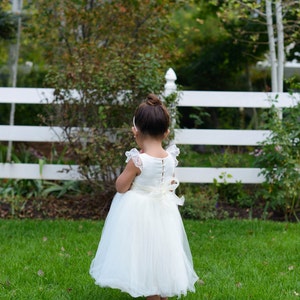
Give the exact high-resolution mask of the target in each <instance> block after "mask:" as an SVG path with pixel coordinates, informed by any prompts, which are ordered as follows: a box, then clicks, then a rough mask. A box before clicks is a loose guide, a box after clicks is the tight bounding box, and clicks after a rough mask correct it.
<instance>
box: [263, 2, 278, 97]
mask: <svg viewBox="0 0 300 300" xmlns="http://www.w3.org/2000/svg"><path fill="white" fill-rule="evenodd" d="M266 17H267V29H268V40H269V50H270V63H271V79H272V92H277V91H278V86H277V83H278V79H277V61H276V48H275V38H274V29H273V20H272V1H270V0H266Z"/></svg>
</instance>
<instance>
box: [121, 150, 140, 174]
mask: <svg viewBox="0 0 300 300" xmlns="http://www.w3.org/2000/svg"><path fill="white" fill-rule="evenodd" d="M125 155H126V157H127V158H126V163H128V162H129V161H130V160H131V159H132V161H133V163H134V165H135V166H136V167H137V168H139V169H140V170H141V171H142V168H143V162H142V160H141V157H140V152H139V151H138V150H137V149H136V148H132V149H131V150H129V151H126V152H125Z"/></svg>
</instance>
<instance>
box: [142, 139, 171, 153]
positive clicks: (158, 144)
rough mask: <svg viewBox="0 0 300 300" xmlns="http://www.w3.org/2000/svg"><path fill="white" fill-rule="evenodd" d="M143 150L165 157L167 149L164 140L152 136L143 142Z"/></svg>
mask: <svg viewBox="0 0 300 300" xmlns="http://www.w3.org/2000/svg"><path fill="white" fill-rule="evenodd" d="M141 146H142V152H144V153H146V154H149V155H151V156H154V157H165V156H166V154H167V153H166V151H165V150H164V148H163V147H162V140H160V139H154V138H151V137H148V138H145V139H144V140H143V142H142V145H141Z"/></svg>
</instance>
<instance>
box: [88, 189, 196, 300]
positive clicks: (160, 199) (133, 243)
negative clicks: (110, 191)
mask: <svg viewBox="0 0 300 300" xmlns="http://www.w3.org/2000/svg"><path fill="white" fill-rule="evenodd" d="M174 197H176V196H175V194H174ZM170 198H172V196H171V197H170V194H169V195H168V196H166V195H163V194H160V193H158V194H157V193H151V192H150V193H145V192H144V191H139V190H130V191H128V192H126V193H124V194H120V193H117V194H116V195H115V197H114V199H113V202H112V205H111V208H110V211H109V214H108V216H107V219H106V221H105V224H104V228H103V231H102V236H101V240H100V243H99V246H98V250H97V253H96V255H95V258H94V259H93V261H92V263H91V267H90V274H91V276H92V277H93V278H94V279H95V283H96V284H97V285H99V286H101V287H111V288H117V289H119V290H121V291H123V292H126V293H128V294H130V295H131V296H132V297H140V296H151V295H160V296H162V297H172V296H175V295H177V296H180V295H185V294H186V293H187V291H194V290H195V288H194V284H195V282H196V281H197V279H198V276H197V274H196V273H195V271H194V269H193V262H192V256H191V252H190V248H189V244H188V240H187V237H186V233H185V230H184V227H183V223H182V219H181V216H180V213H179V211H178V207H177V204H176V203H175V202H176V201H172V199H170Z"/></svg>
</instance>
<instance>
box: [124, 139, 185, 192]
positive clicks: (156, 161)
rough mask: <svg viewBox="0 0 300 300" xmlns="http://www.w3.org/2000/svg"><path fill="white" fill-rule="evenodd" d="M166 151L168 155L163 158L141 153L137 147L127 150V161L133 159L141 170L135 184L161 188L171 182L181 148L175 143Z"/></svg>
mask: <svg viewBox="0 0 300 300" xmlns="http://www.w3.org/2000/svg"><path fill="white" fill-rule="evenodd" d="M166 151H167V153H168V155H167V156H166V157H163V158H158V157H153V156H150V155H148V154H146V153H139V152H138V150H137V149H135V148H134V149H131V150H130V151H128V152H126V156H127V161H129V160H130V159H132V160H133V162H134V164H135V166H137V167H138V168H139V169H140V170H141V173H140V175H138V176H137V177H136V178H135V180H134V183H133V184H134V185H139V186H143V187H151V188H159V187H160V186H162V185H168V184H171V182H172V180H173V178H174V172H175V167H176V166H177V163H178V162H177V159H176V156H177V155H178V154H179V149H178V148H177V147H176V146H175V145H173V146H171V147H169V148H168V149H167V150H166Z"/></svg>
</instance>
